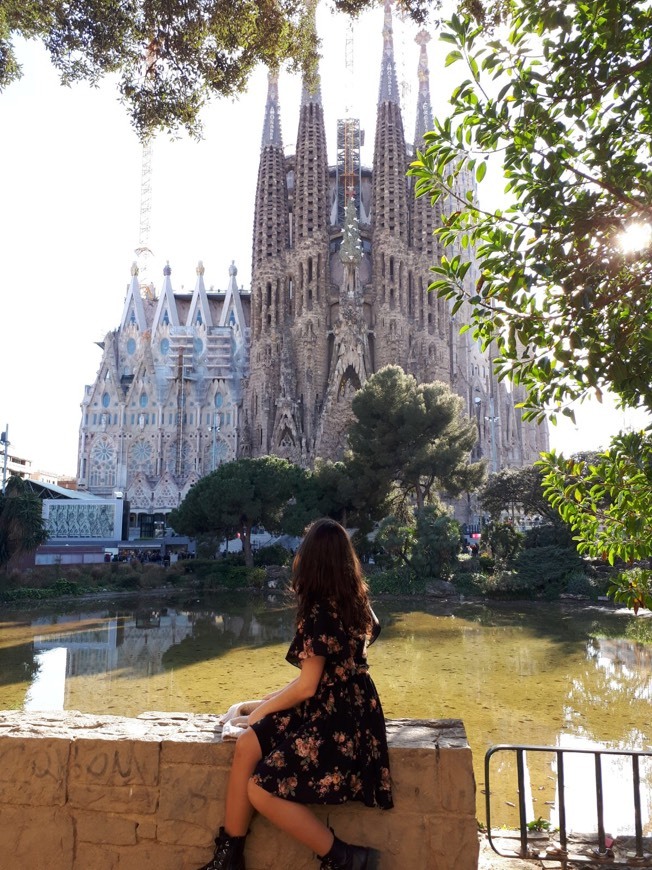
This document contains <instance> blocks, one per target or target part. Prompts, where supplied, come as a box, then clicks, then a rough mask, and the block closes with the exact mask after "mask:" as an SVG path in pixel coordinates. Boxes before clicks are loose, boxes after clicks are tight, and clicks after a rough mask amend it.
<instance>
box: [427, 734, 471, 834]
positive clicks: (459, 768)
mask: <svg viewBox="0 0 652 870" xmlns="http://www.w3.org/2000/svg"><path fill="white" fill-rule="evenodd" d="M435 760H436V765H437V772H436V777H437V788H438V790H439V792H440V798H439V806H441V808H442V810H444V811H445V812H447V813H454V814H456V815H458V816H459V815H462V816H465V815H470V816H472V817H473V818H475V776H474V774H473V761H472V757H471V750H470V749H441V750H440V751H438V752H437V753H436V755H435Z"/></svg>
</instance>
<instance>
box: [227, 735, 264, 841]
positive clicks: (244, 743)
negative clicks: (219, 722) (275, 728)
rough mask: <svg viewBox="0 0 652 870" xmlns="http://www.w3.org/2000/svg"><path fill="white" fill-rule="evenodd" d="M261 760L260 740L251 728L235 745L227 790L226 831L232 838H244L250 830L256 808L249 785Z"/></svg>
mask: <svg viewBox="0 0 652 870" xmlns="http://www.w3.org/2000/svg"><path fill="white" fill-rule="evenodd" d="M261 758H262V752H261V751H260V743H259V742H258V738H257V737H256V734H255V733H254V731H252V729H251V728H247V730H246V731H245V733H244V734H241V735H240V737H238V740H237V742H236V744H235V752H234V753H233V762H232V764H231V771H230V773H229V784H228V786H227V789H226V809H225V814H224V830H225V831H226V833H227V834H228V835H229V836H231V837H244V835H245V834H246V833H247V831H248V830H249V823H250V822H251V817H252V815H253V813H254V808H253V806H252V805H251V803H250V801H249V798H248V796H247V783H248V782H249V778H250V777H251V774H252V773H253V772H254V768H255V767H256V765H257V764H258V762H259V761H260V759H261Z"/></svg>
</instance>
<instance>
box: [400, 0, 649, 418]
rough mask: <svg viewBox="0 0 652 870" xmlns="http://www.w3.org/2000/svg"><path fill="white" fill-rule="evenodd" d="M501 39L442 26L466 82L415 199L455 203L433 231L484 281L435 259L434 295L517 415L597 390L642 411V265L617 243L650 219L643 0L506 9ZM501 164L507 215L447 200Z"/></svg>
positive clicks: (520, 0) (423, 169)
mask: <svg viewBox="0 0 652 870" xmlns="http://www.w3.org/2000/svg"><path fill="white" fill-rule="evenodd" d="M512 6H513V13H512V18H511V25H512V26H511V30H510V33H509V36H508V38H506V39H501V40H496V41H492V42H487V40H486V39H484V38H483V32H482V30H481V29H480V28H479V27H478V26H477V25H476V24H475V23H474V22H472V21H471V20H470V19H469V18H460V17H458V16H454V17H453V19H452V20H451V21H450V22H449V23H448V29H447V30H446V31H445V32H444V33H443V34H442V39H443V40H445V41H446V42H449V43H451V44H452V45H453V50H452V51H451V52H450V54H449V56H448V62H449V63H454V62H463V63H464V64H465V66H466V68H467V70H466V71H467V74H468V77H467V78H466V80H465V81H463V82H462V83H461V84H460V85H459V86H458V87H457V88H456V89H455V91H454V93H453V97H452V105H453V111H452V114H451V116H450V117H448V118H446V119H445V120H443V121H438V122H437V123H436V125H435V130H434V131H433V132H432V133H430V134H428V137H427V138H428V147H427V148H426V150H425V153H424V154H423V155H421V156H420V157H419V158H418V159H417V160H416V161H415V163H414V164H413V166H412V169H411V172H412V173H413V174H414V175H416V177H417V188H418V191H419V192H420V193H421V194H424V195H429V196H431V197H432V198H433V199H434V200H437V199H439V198H441V197H442V196H443V195H446V196H450V197H452V199H453V201H454V202H455V203H456V207H455V210H454V211H453V213H452V214H451V216H450V218H449V219H448V221H447V222H446V225H445V226H443V227H442V228H441V229H440V230H439V231H438V236H439V239H440V241H441V242H442V244H443V245H444V246H445V247H450V246H451V245H452V244H453V243H455V242H459V243H460V244H461V245H462V246H463V247H468V246H474V247H475V250H476V254H477V257H478V263H479V271H480V278H479V280H478V281H477V283H476V284H475V286H471V287H469V286H468V285H467V284H466V283H465V282H464V276H465V275H466V272H467V271H468V268H469V264H468V261H465V260H464V259H463V258H462V257H459V256H447V257H444V258H443V261H442V263H441V265H439V266H438V267H437V268H436V269H435V272H436V276H437V277H436V280H435V281H434V282H433V284H432V285H431V287H432V289H434V290H435V291H436V292H438V293H439V294H440V295H443V296H445V297H447V298H456V299H457V302H458V303H461V301H462V300H464V299H466V300H468V301H469V303H470V305H471V307H472V310H473V317H474V327H473V328H474V330H475V333H476V335H477V336H478V337H479V338H480V339H481V340H482V341H483V342H484V343H485V344H487V343H488V342H489V341H494V342H495V345H496V346H497V348H498V351H499V353H498V356H497V359H496V369H497V372H498V374H499V376H501V377H505V376H507V375H509V376H511V377H512V378H513V379H514V380H515V381H517V382H519V383H522V384H524V386H525V387H526V389H527V399H526V402H525V412H526V417H530V418H542V417H543V416H544V414H545V413H546V410H547V409H548V408H551V407H552V408H553V409H560V408H561V410H562V413H568V414H569V415H572V410H571V409H570V408H569V407H568V402H569V401H570V400H573V399H578V398H579V399H581V398H583V397H585V396H587V395H591V394H593V395H598V396H600V395H601V391H602V390H603V389H604V388H605V387H609V388H610V389H611V390H613V391H614V392H615V393H617V395H618V396H619V397H620V398H621V399H622V400H623V401H624V402H626V403H627V404H629V405H633V406H638V405H641V404H642V405H644V406H645V407H648V408H652V386H651V384H650V378H649V369H650V358H651V355H652V314H651V311H652V306H651V305H650V302H651V294H652V289H651V288H652V261H651V259H650V253H649V246H648V248H645V249H642V250H639V251H626V250H625V249H624V248H623V247H622V245H621V244H620V242H621V239H622V234H623V233H624V232H625V231H626V230H627V229H628V228H629V227H631V226H632V225H637V224H643V223H647V222H649V221H650V220H652V173H651V172H650V163H651V157H652V137H651V135H650V134H651V133H652V123H651V122H652V108H651V106H652V56H651V54H650V32H651V30H652V8H650V4H649V3H648V2H646V0H639V2H631V0H595V2H591V3H588V2H575V3H567V2H565V0H545V2H538V3H530V2H528V0H515V2H514V3H513V4H512ZM495 153H498V154H501V155H502V159H503V168H504V174H505V177H506V179H507V191H508V193H510V194H511V198H512V201H513V204H512V205H511V206H510V207H508V208H507V209H505V210H495V211H485V210H483V209H481V208H480V207H479V206H478V204H477V201H476V198H475V197H474V195H473V193H472V192H471V191H468V192H462V194H460V191H459V182H458V180H457V178H458V176H459V175H460V173H461V172H464V171H466V170H471V171H472V172H474V173H475V176H476V179H477V180H478V181H481V180H482V178H483V177H484V174H485V171H486V169H487V160H488V158H489V156H490V155H493V154H495Z"/></svg>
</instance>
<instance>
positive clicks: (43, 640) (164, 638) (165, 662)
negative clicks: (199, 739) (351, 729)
mask: <svg viewBox="0 0 652 870" xmlns="http://www.w3.org/2000/svg"><path fill="white" fill-rule="evenodd" d="M376 609H377V611H378V614H379V616H380V618H381V621H382V622H383V625H384V629H383V633H382V635H381V639H380V640H379V642H378V643H377V644H376V645H375V646H374V647H372V649H371V651H370V661H371V665H372V674H373V676H374V679H375V681H376V683H377V685H378V688H379V691H380V694H381V698H382V699H383V703H384V707H385V713H386V715H387V716H388V717H401V716H409V717H417V718H449V717H451V718H458V717H459V718H461V719H463V720H464V723H465V726H466V729H467V733H468V736H469V742H470V744H471V747H472V749H473V751H474V758H475V764H476V778H477V782H478V788H479V790H481V789H483V787H484V783H483V780H484V773H483V770H482V759H483V756H484V752H485V750H486V748H487V747H489V746H490V745H493V744H496V743H527V744H537V745H548V746H556V745H562V746H578V745H588V744H594V743H595V744H599V745H602V746H605V747H608V748H612V749H618V748H621V749H624V748H639V749H647V748H649V744H650V733H651V731H652V725H650V714H649V710H650V697H651V694H652V645H650V644H648V643H640V642H639V637H642V638H643V639H647V640H650V641H652V636H651V637H646V635H648V634H649V635H652V631H649V629H650V628H652V620H647V621H645V620H641V618H640V617H639V618H638V619H634V617H633V616H632V615H631V614H627V613H618V612H615V611H613V610H611V609H605V608H597V607H582V608H579V607H564V606H562V605H552V604H539V605H521V604H519V605H513V604H512V605H503V606H499V605H492V606H487V605H483V604H475V603H474V604H455V605H447V604H442V603H437V602H431V601H409V602H392V603H386V602H385V603H381V604H379V606H378V607H377V608H376ZM293 630H294V623H293V612H292V610H291V608H288V607H285V606H280V605H278V604H274V603H269V602H268V603H263V602H260V601H258V602H254V603H252V602H251V601H245V600H244V599H242V598H237V597H235V598H234V597H231V598H224V597H222V598H213V599H206V600H202V601H198V600H192V601H184V600H183V599H170V600H168V601H166V602H153V601H140V602H138V603H137V605H136V606H134V607H133V608H131V607H128V606H126V605H125V603H124V602H121V603H120V605H119V607H116V606H99V605H98V606H96V607H94V608H93V609H92V610H91V609H89V610H87V611H80V612H75V613H57V612H54V611H50V612H49V613H43V614H40V615H36V614H35V613H31V612H30V613H27V612H24V613H21V614H18V613H16V614H9V613H7V612H5V613H4V614H3V616H2V617H0V709H9V708H21V707H23V708H25V709H33V710H36V709H52V708H58V709H61V708H64V709H75V710H82V711H86V712H95V713H112V714H115V715H126V716H133V715H137V714H138V713H141V712H143V711H145V710H162V711H170V710H190V711H193V712H216V711H220V710H225V709H226V708H227V707H228V706H229V705H230V704H231V703H233V701H235V700H239V699H242V698H245V697H255V696H256V695H260V694H264V693H266V692H268V691H270V690H272V689H274V688H277V687H278V686H279V685H282V684H283V683H284V682H285V681H287V679H289V678H290V677H291V676H292V675H293V672H292V670H291V669H290V666H289V665H288V664H287V663H286V662H285V661H284V655H285V651H286V648H287V644H288V641H289V640H290V638H291V637H292V634H293ZM529 774H530V776H531V777H532V780H533V783H534V781H535V780H536V786H535V785H533V795H534V802H535V803H534V806H533V808H532V812H533V813H534V816H535V817H536V816H538V815H542V816H544V817H548V810H549V807H550V805H551V804H553V803H554V798H555V794H554V780H553V777H552V773H551V769H550V761H549V759H545V758H543V759H541V758H540V759H537V760H532V761H531V769H530V770H529ZM511 776H512V771H511V770H510V768H509V765H505V766H504V767H503V768H501V769H500V770H497V771H496V780H495V782H494V783H493V789H494V791H496V790H497V791H498V792H499V793H500V794H504V801H502V806H503V807H504V812H505V817H504V818H497V819H495V821H496V823H498V824H500V823H503V822H504V823H510V822H513V811H512V810H511V809H510V806H509V804H510V803H515V802H516V800H517V799H516V796H515V786H514V784H513V781H512V779H511ZM583 778H584V777H583V775H580V776H579V779H583ZM614 778H615V779H617V776H616V774H614ZM646 778H648V779H649V772H648V773H647V774H646ZM479 799H480V801H481V800H482V794H481V793H479ZM649 811H650V807H649V802H648V803H647V804H646V813H648V815H649Z"/></svg>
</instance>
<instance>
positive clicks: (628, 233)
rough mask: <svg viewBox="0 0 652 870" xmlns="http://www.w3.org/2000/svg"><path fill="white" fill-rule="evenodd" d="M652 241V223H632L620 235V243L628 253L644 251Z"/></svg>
mask: <svg viewBox="0 0 652 870" xmlns="http://www.w3.org/2000/svg"><path fill="white" fill-rule="evenodd" d="M650 242H652V225H651V224H638V223H637V224H630V225H629V226H628V227H627V229H626V230H623V232H622V233H620V235H619V237H618V243H619V245H620V247H621V248H622V250H623V251H624V252H625V253H626V254H632V253H634V252H635V251H642V250H643V249H644V248H647V247H648V246H649V244H650Z"/></svg>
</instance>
